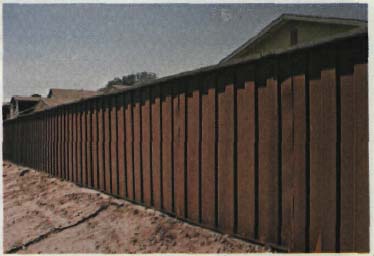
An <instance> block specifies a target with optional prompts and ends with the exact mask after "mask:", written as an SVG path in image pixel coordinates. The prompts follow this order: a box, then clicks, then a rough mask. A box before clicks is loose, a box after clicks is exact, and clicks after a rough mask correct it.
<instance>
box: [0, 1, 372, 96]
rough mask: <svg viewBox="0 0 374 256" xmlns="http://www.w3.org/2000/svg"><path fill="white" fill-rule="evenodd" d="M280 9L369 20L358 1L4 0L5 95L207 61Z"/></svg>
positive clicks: (96, 84)
mask: <svg viewBox="0 0 374 256" xmlns="http://www.w3.org/2000/svg"><path fill="white" fill-rule="evenodd" d="M282 13H298V14H309V15H320V16H332V17H342V18H355V19H365V20H367V6H366V5H363V4H335V5H331V4H330V5H327V4H325V5H305V4H304V5H301V4H299V5H296V4H293V5H288V4H287V5H286V4H282V5H275V4H227V5H222V4H221V5H217V4H209V5H192V4H184V5H182V4H164V5H155V4H153V5H134V4H133V5H126V4H122V5H109V4H66V5H62V4H58V5H56V4H55V5H52V4H51V5H46V4H43V5H42V4H38V5H36V4H33V5H31V4H27V5H22V4H5V5H3V33H4V38H3V44H4V59H3V68H4V77H3V81H4V98H5V100H8V99H9V98H10V97H11V96H12V95H14V94H19V95H31V94H32V93H41V94H43V95H46V93H47V92H48V89H49V88H77V89H80V88H84V89H93V90H96V89H98V88H100V87H103V86H104V85H105V84H106V82H107V81H108V80H111V79H112V78H114V77H116V76H119V77H121V76H122V75H125V74H129V73H132V72H140V71H150V72H155V73H157V74H158V76H159V77H162V76H165V75H171V74H175V73H179V72H183V71H186V70H191V69H195V68H198V67H201V66H207V65H212V64H215V63H217V62H218V61H219V60H220V59H222V58H223V57H225V56H226V55H228V54H229V53H231V52H232V51H233V50H234V49H236V48H237V47H238V46H240V45H241V44H242V43H243V42H245V41H246V40H248V39H249V38H250V37H252V36H254V35H255V34H256V33H257V32H259V30H261V29H262V28H263V27H264V26H266V25H267V24H268V23H269V22H271V21H272V20H273V19H275V18H277V17H278V16H279V15H281V14H282Z"/></svg>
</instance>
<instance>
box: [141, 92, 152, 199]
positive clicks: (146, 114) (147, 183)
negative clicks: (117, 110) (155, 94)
mask: <svg viewBox="0 0 374 256" xmlns="http://www.w3.org/2000/svg"><path fill="white" fill-rule="evenodd" d="M141 94H142V100H141V112H142V170H143V193H144V194H143V199H144V204H145V205H148V206H150V205H151V199H152V197H151V196H152V195H151V193H152V180H151V179H152V172H151V151H150V150H151V130H150V99H149V96H150V95H149V88H145V89H144V90H142V91H141Z"/></svg>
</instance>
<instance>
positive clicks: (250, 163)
mask: <svg viewBox="0 0 374 256" xmlns="http://www.w3.org/2000/svg"><path fill="white" fill-rule="evenodd" d="M237 120H238V121H237V152H238V153H237V154H238V156H237V165H238V167H237V168H238V174H237V184H238V188H237V191H238V192H237V193H238V224H237V225H238V230H237V232H238V234H239V235H240V236H243V237H245V238H249V239H255V222H256V220H255V200H256V192H255V84H254V70H253V67H252V66H250V67H246V68H242V69H240V70H238V71H237Z"/></svg>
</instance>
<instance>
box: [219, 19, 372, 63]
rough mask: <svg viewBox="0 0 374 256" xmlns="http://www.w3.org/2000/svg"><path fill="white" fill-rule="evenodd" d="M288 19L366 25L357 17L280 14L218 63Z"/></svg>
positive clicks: (365, 22)
mask: <svg viewBox="0 0 374 256" xmlns="http://www.w3.org/2000/svg"><path fill="white" fill-rule="evenodd" d="M288 21H305V22H315V23H325V24H337V25H346V26H357V27H367V21H365V20H357V19H343V18H333V17H321V16H310V15H298V14H282V15H281V16H279V17H278V18H276V19H275V20H273V21H272V22H271V23H270V24H269V25H267V26H266V27H265V28H263V29H262V30H261V31H260V32H259V33H258V34H256V35H255V36H254V37H252V38H250V39H249V40H248V41H247V42H245V43H244V44H243V45H242V46H240V47H239V48H237V49H236V50H234V51H233V52H232V53H230V54H229V55H228V56H226V57H225V58H223V59H222V60H221V61H220V62H219V63H222V62H225V61H226V60H228V59H230V58H231V57H233V56H235V55H236V54H238V53H240V52H241V51H242V50H244V49H246V48H247V47H248V46H249V45H251V44H253V43H254V42H255V41H257V40H258V39H260V38H262V37H263V36H264V35H266V34H267V33H268V32H270V31H272V30H275V29H277V28H279V27H280V26H282V25H284V24H285V23H286V22H288Z"/></svg>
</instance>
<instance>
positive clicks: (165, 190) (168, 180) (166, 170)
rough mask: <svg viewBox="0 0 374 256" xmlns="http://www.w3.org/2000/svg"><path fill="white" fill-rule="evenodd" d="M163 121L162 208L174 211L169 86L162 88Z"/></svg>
mask: <svg viewBox="0 0 374 256" xmlns="http://www.w3.org/2000/svg"><path fill="white" fill-rule="evenodd" d="M161 99H162V102H161V111H162V112H161V113H162V114H161V118H162V120H161V123H162V129H161V132H162V208H163V209H164V210H165V211H166V212H170V213H171V212H173V205H172V204H173V191H172V188H173V173H172V168H173V167H172V164H173V160H172V151H171V150H172V104H171V102H172V98H171V89H170V87H169V86H163V87H162V89H161Z"/></svg>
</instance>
